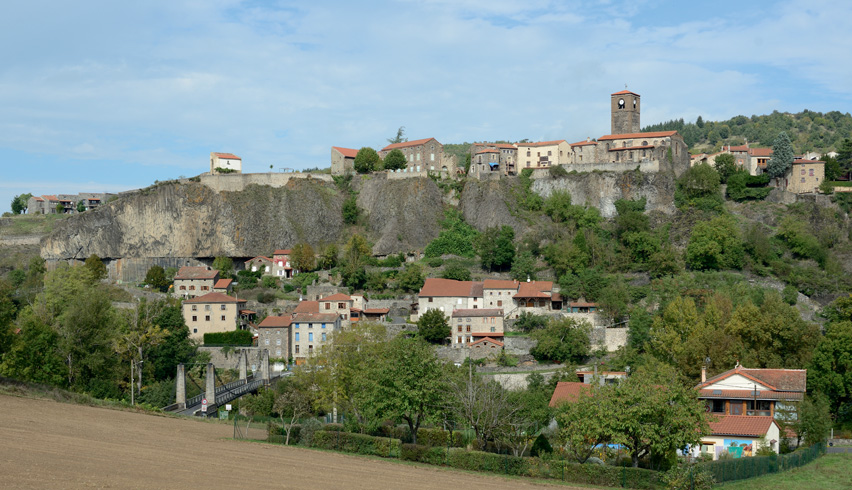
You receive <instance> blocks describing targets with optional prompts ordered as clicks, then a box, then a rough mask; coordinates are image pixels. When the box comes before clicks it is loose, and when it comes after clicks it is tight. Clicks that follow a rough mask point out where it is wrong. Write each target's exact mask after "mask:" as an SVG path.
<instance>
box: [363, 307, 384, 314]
mask: <svg viewBox="0 0 852 490" xmlns="http://www.w3.org/2000/svg"><path fill="white" fill-rule="evenodd" d="M388 312H390V308H367V309H365V310H364V314H365V315H387V314H388Z"/></svg>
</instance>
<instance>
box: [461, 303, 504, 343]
mask: <svg viewBox="0 0 852 490" xmlns="http://www.w3.org/2000/svg"><path fill="white" fill-rule="evenodd" d="M450 331H451V332H452V335H451V336H450V337H451V345H452V346H453V347H465V346H466V345H470V344H472V343H474V342H477V341H480V340H483V339H485V338H486V337H488V338H490V339H491V340H492V342H493V340H500V339H502V338H503V310H502V309H500V308H477V309H458V310H453V312H452V314H451V315H450Z"/></svg>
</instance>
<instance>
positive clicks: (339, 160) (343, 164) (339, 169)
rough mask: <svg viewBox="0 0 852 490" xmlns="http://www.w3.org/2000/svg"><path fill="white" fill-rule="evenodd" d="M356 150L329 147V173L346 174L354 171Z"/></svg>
mask: <svg viewBox="0 0 852 490" xmlns="http://www.w3.org/2000/svg"><path fill="white" fill-rule="evenodd" d="M356 155H358V150H356V149H354V148H343V147H340V146H332V147H331V175H346V174H352V173H354V172H355V156H356Z"/></svg>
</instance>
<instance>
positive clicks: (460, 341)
mask: <svg viewBox="0 0 852 490" xmlns="http://www.w3.org/2000/svg"><path fill="white" fill-rule="evenodd" d="M456 342H457V343H459V344H461V343H462V338H461V335H459V337H458V338H457V339H456Z"/></svg>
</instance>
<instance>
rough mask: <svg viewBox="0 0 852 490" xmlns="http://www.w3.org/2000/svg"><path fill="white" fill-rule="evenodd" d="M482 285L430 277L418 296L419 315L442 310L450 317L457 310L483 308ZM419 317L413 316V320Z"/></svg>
mask: <svg viewBox="0 0 852 490" xmlns="http://www.w3.org/2000/svg"><path fill="white" fill-rule="evenodd" d="M483 305H484V303H483V300H482V283H477V282H473V281H455V280H453V279H440V278H436V277H429V278H427V279H426V281H425V282H424V283H423V287H422V288H420V292H419V293H418V295H417V312H418V314H422V313H426V312H427V311H429V310H440V311H442V312H443V313H444V315H447V316H449V315H450V314H452V312H453V310H456V309H476V308H483V307H484V306H483ZM415 316H417V315H412V320H415V321H416V318H414V317H415Z"/></svg>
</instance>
